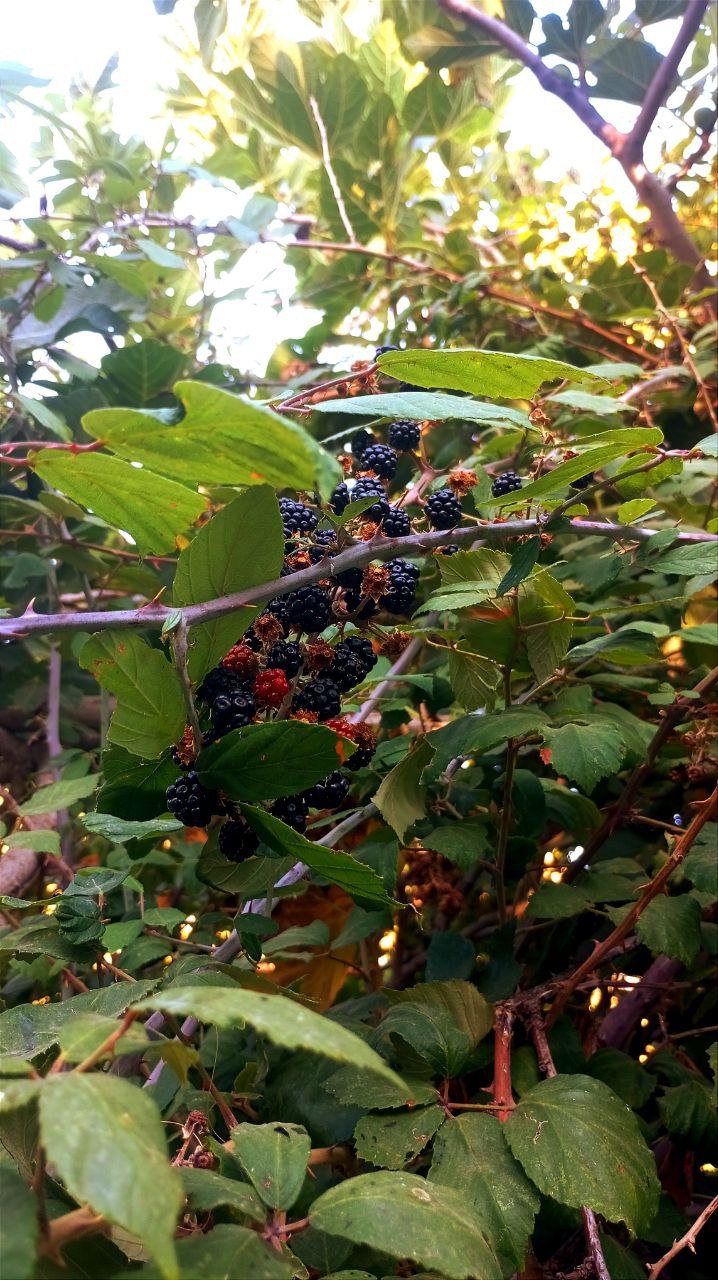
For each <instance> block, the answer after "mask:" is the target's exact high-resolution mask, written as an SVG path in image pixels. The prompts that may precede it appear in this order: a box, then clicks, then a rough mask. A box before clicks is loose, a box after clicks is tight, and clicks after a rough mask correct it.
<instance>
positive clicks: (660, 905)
mask: <svg viewBox="0 0 718 1280" xmlns="http://www.w3.org/2000/svg"><path fill="white" fill-rule="evenodd" d="M636 934H637V936H638V937H639V938H640V939H641V942H643V943H644V944H645V945H646V946H647V947H648V948H649V950H650V951H652V952H653V954H654V955H656V956H659V955H667V956H670V957H671V959H673V960H680V961H681V964H685V965H691V964H693V962H694V960H695V959H696V956H697V955H698V952H699V951H700V949H701V909H700V906H699V904H698V902H697V901H696V899H695V898H693V897H688V896H686V895H685V894H682V895H681V897H678V898H667V897H659V898H654V899H653V902H649V904H648V906H647V907H646V909H645V911H643V912H642V913H641V915H640V916H639V918H638V920H637V921H636Z"/></svg>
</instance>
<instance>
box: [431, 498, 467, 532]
mask: <svg viewBox="0 0 718 1280" xmlns="http://www.w3.org/2000/svg"><path fill="white" fill-rule="evenodd" d="M424 510H425V511H426V514H427V517H428V520H429V524H430V525H431V527H432V529H453V527H454V525H455V524H458V523H459V521H460V520H461V504H460V502H459V499H458V498H457V497H456V495H455V494H454V493H452V491H451V489H438V490H437V492H436V493H432V494H431V495H430V497H428V498H427V499H426V506H425V508H424Z"/></svg>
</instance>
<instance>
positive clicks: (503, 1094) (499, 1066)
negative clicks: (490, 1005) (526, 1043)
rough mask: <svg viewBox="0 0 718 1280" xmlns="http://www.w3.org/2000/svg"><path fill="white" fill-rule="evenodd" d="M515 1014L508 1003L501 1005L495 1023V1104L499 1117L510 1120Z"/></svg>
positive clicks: (512, 1101) (512, 1102) (512, 1103)
mask: <svg viewBox="0 0 718 1280" xmlns="http://www.w3.org/2000/svg"><path fill="white" fill-rule="evenodd" d="M513 1021H514V1014H513V1010H512V1009H511V1008H510V1007H509V1006H508V1005H505V1004H504V1005H499V1006H498V1007H497V1010H496V1022H495V1024H494V1083H493V1095H494V1106H496V1107H498V1108H500V1109H499V1111H498V1118H499V1120H501V1121H502V1122H503V1121H504V1120H508V1118H509V1115H510V1114H511V1110H512V1108H513V1105H514V1100H513V1094H512V1090H511V1029H512V1027H513Z"/></svg>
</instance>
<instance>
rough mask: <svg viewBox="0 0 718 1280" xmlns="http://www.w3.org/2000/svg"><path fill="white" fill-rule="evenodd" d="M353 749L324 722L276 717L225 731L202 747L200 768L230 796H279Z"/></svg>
mask: <svg viewBox="0 0 718 1280" xmlns="http://www.w3.org/2000/svg"><path fill="white" fill-rule="evenodd" d="M354 750H355V748H354V746H353V744H352V743H350V742H349V741H348V740H347V739H346V738H341V737H339V736H338V735H337V734H336V733H334V732H333V731H332V730H331V729H327V728H325V726H324V725H319V724H304V723H303V722H302V721H301V720H276V721H272V722H271V723H269V722H268V723H266V724H257V725H249V726H248V727H247V728H246V729H234V730H233V731H232V732H231V733H228V734H225V736H224V738H222V740H221V741H220V742H215V743H213V744H212V745H211V746H210V747H208V748H207V749H206V750H205V751H202V752H201V754H200V756H199V760H198V762H197V772H198V773H199V777H200V780H201V782H202V783H203V785H204V786H206V787H210V788H221V790H223V791H226V792H227V795H228V796H229V797H230V799H232V800H247V801H256V800H276V799H277V797H278V796H289V795H293V794H294V793H295V792H297V791H302V790H304V789H305V788H306V787H311V786H313V785H314V783H315V782H319V781H320V780H321V779H322V778H325V777H326V776H327V774H328V773H331V772H332V770H333V769H337V768H339V766H340V765H342V764H344V762H345V760H347V759H348V758H349V756H350V755H351V754H352V752H353V751H354Z"/></svg>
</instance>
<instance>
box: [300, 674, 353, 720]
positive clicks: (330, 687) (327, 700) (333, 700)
mask: <svg viewBox="0 0 718 1280" xmlns="http://www.w3.org/2000/svg"><path fill="white" fill-rule="evenodd" d="M341 705H342V703H341V698H340V697H339V689H338V687H337V685H336V684H335V683H334V681H333V680H330V679H329V677H328V676H318V677H317V679H316V680H310V682H309V684H305V686H304V688H303V689H302V691H301V693H300V694H298V695H297V697H296V698H295V700H294V710H296V711H311V712H314V713H315V714H316V715H317V716H318V718H319V719H320V720H331V719H332V717H333V716H338V715H339V712H340V710H341Z"/></svg>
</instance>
